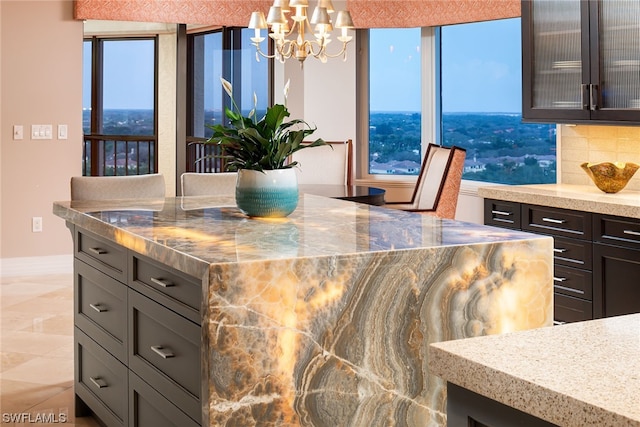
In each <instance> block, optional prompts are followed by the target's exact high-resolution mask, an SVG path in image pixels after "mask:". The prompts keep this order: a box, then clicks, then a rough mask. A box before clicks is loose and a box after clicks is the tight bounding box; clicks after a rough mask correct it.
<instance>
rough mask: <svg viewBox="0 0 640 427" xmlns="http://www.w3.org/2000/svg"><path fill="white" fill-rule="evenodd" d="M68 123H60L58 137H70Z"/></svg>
mask: <svg viewBox="0 0 640 427" xmlns="http://www.w3.org/2000/svg"><path fill="white" fill-rule="evenodd" d="M67 134H68V128H67V125H58V139H67V137H68V135H67Z"/></svg>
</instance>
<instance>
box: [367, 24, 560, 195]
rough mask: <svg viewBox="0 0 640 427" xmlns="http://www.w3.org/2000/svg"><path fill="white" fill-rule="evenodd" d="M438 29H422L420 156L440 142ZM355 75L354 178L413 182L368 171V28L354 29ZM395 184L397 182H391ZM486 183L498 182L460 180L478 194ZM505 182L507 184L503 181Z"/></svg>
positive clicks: (406, 177)
mask: <svg viewBox="0 0 640 427" xmlns="http://www.w3.org/2000/svg"><path fill="white" fill-rule="evenodd" d="M441 28H442V27H422V28H421V43H420V49H421V67H422V74H421V75H422V85H421V97H422V101H421V138H422V140H421V159H422V157H423V156H424V153H425V146H426V145H427V144H428V142H430V141H433V142H434V143H436V144H439V145H440V144H442V143H443V141H442V137H443V135H444V133H443V122H442V116H443V114H442V87H441V82H442V80H441V75H442V68H441V67H442V61H441ZM357 31H358V32H357V39H356V43H357V51H358V54H359V57H358V60H357V61H356V75H357V78H358V80H359V84H358V85H357V88H356V96H357V107H356V118H357V138H358V139H357V140H358V147H357V148H358V150H357V153H358V156H357V160H356V177H357V179H358V180H360V181H361V182H370V183H373V184H375V182H376V181H377V182H379V183H381V184H382V183H390V184H391V185H392V186H395V185H397V186H400V185H409V184H415V182H416V180H417V176H410V175H385V174H377V175H376V174H370V173H369V124H370V120H369V108H370V104H369V84H370V81H369V31H370V30H369V29H361V30H357ZM555 145H556V153H558V140H557V138H556V142H555ZM559 165H560V159H559V156H556V176H559V174H560V171H559ZM394 183H396V184H394ZM487 185H501V184H499V183H497V182H491V181H475V180H469V179H464V178H463V180H462V192H466V193H468V194H477V188H479V187H482V186H487ZM502 185H508V184H502Z"/></svg>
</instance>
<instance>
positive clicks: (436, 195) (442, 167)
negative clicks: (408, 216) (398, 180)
mask: <svg viewBox="0 0 640 427" xmlns="http://www.w3.org/2000/svg"><path fill="white" fill-rule="evenodd" d="M465 157H466V150H465V149H464V148H461V147H456V146H453V147H442V146H439V145H436V144H429V145H428V146H427V153H426V154H425V156H424V160H423V161H422V167H421V168H420V174H419V175H418V180H417V181H416V186H415V188H414V190H413V195H412V196H411V200H410V201H408V202H387V203H385V207H388V208H392V209H401V210H405V211H411V212H420V213H425V214H429V215H435V216H438V217H440V218H449V219H454V218H455V215H456V208H457V206H458V195H459V194H460V184H461V182H462V173H463V171H464V160H465Z"/></svg>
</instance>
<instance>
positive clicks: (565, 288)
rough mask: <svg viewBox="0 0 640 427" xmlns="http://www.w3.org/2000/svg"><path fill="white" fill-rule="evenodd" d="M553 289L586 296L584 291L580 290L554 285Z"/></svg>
mask: <svg viewBox="0 0 640 427" xmlns="http://www.w3.org/2000/svg"><path fill="white" fill-rule="evenodd" d="M553 287H554V288H557V289H562V290H563V291H569V292H573V293H576V294H580V295H584V291H581V290H580V289H573V288H567V287H566V286H560V285H553Z"/></svg>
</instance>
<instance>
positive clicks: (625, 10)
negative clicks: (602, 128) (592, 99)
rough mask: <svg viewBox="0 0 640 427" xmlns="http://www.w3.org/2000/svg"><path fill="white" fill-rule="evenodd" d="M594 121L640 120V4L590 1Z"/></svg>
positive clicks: (620, 0) (621, 0)
mask: <svg viewBox="0 0 640 427" xmlns="http://www.w3.org/2000/svg"><path fill="white" fill-rule="evenodd" d="M591 3H592V5H591V20H590V22H591V26H590V32H591V34H590V40H591V76H592V78H591V80H592V83H595V84H597V88H596V89H597V97H596V99H597V105H596V106H595V108H592V109H593V111H592V112H591V118H592V119H598V120H615V121H621V120H623V121H627V120H628V121H636V122H637V121H639V120H640V37H638V34H639V33H640V2H637V1H628V0H606V1H600V2H591Z"/></svg>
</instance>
